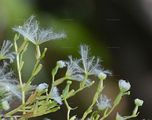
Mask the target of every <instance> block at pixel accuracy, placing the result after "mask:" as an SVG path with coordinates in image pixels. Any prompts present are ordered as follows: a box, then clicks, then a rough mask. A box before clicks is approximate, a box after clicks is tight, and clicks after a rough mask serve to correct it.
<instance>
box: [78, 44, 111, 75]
mask: <svg viewBox="0 0 152 120" xmlns="http://www.w3.org/2000/svg"><path fill="white" fill-rule="evenodd" d="M80 55H81V60H82V68H81V70H82V72H83V73H86V74H88V75H97V76H98V75H99V73H101V72H103V73H106V74H109V73H110V72H109V71H107V70H104V69H103V68H102V66H101V64H100V59H99V58H95V56H93V57H90V56H89V47H88V46H87V45H81V46H80Z"/></svg>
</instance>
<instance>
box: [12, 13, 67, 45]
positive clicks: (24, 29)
mask: <svg viewBox="0 0 152 120" xmlns="http://www.w3.org/2000/svg"><path fill="white" fill-rule="evenodd" d="M13 30H14V31H16V32H18V33H19V34H21V35H22V36H23V37H24V38H26V39H28V40H29V41H30V42H32V43H33V44H35V45H39V44H42V43H44V42H46V41H49V40H55V39H62V38H65V37H66V34H65V33H64V32H60V33H56V32H54V31H53V29H52V28H51V29H42V28H40V27H39V23H38V21H37V20H36V19H35V17H34V16H31V17H30V18H29V19H28V20H27V21H26V22H25V23H24V24H23V25H22V26H18V27H15V28H13Z"/></svg>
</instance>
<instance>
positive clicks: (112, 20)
mask: <svg viewBox="0 0 152 120" xmlns="http://www.w3.org/2000/svg"><path fill="white" fill-rule="evenodd" d="M31 15H35V16H36V17H37V19H38V20H39V21H40V23H41V26H44V27H49V26H53V27H54V28H55V29H56V30H59V31H65V32H66V33H67V38H66V39H65V40H62V41H51V42H47V43H46V44H43V45H42V47H48V53H47V56H46V58H45V60H44V65H45V67H44V68H45V69H44V70H43V71H42V72H41V74H40V76H39V77H38V78H37V79H38V80H37V81H36V82H37V83H40V82H42V81H43V82H47V83H51V80H50V71H51V69H52V68H53V67H54V66H55V63H56V61H57V60H61V59H63V60H66V59H67V56H68V55H71V54H72V55H73V56H76V57H78V52H77V51H78V48H79V45H80V44H87V45H89V46H90V49H91V54H93V55H96V56H99V57H101V59H102V60H103V62H102V64H103V66H104V67H105V68H106V69H109V70H111V71H112V73H113V75H112V76H110V77H109V78H108V80H107V81H106V89H105V90H104V93H105V94H106V95H108V96H109V97H111V99H112V100H113V99H114V97H115V95H116V94H117V93H118V88H117V82H118V80H119V79H126V80H128V81H129V82H130V83H131V85H132V88H131V96H130V97H125V98H124V99H123V102H122V103H121V104H120V105H119V106H118V109H117V110H116V111H118V112H119V113H120V114H121V115H127V114H131V113H130V111H132V109H133V107H134V102H133V100H134V99H135V98H136V97H138V98H141V99H143V100H144V101H145V102H144V106H143V107H142V108H141V109H140V115H139V117H138V120H142V119H146V120H150V119H152V0H123V1H122V0H43V1H42V0H0V40H1V42H2V41H3V40H4V39H12V38H13V36H14V32H13V31H12V27H14V26H16V25H22V23H23V22H24V21H25V20H26V19H27V18H28V17H30V16H31ZM32 50H33V48H32V47H31V48H30V50H29V51H28V54H27V57H25V59H26V61H27V66H26V67H25V68H24V69H25V72H26V73H25V74H24V75H23V76H24V79H26V77H29V76H28V75H30V70H29V69H31V68H30V67H31V66H32V64H33V63H32V61H33V59H32V57H31V56H33V53H32ZM29 58H30V60H29ZM61 73H62V74H63V72H61ZM61 87H62V86H61ZM95 88H96V86H93V88H92V89H91V90H85V91H84V92H82V93H80V94H78V95H77V96H76V97H74V98H72V100H70V105H71V106H73V107H76V106H78V107H80V108H79V109H77V110H76V112H77V114H78V116H79V117H80V116H81V115H82V112H83V111H84V110H85V109H86V108H87V105H88V104H89V103H90V102H91V97H92V95H93V92H94V91H95ZM88 93H89V94H88ZM82 96H83V97H82ZM115 113H116V112H113V115H115ZM72 114H73V113H72ZM65 116H66V108H65V107H64V106H63V109H61V110H60V111H59V112H57V113H55V114H53V115H52V114H50V115H46V116H45V117H48V118H52V120H61V119H62V120H64V118H66V117H65ZM38 119H40V120H41V119H42V118H36V120H38ZM109 120H113V118H109Z"/></svg>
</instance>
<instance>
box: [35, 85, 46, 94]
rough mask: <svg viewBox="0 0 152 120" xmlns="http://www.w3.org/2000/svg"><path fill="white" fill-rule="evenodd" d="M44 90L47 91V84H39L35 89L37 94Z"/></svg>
mask: <svg viewBox="0 0 152 120" xmlns="http://www.w3.org/2000/svg"><path fill="white" fill-rule="evenodd" d="M46 89H48V84H47V83H41V84H39V85H38V86H37V87H36V91H38V92H42V91H44V90H46Z"/></svg>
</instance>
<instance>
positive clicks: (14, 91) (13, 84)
mask: <svg viewBox="0 0 152 120" xmlns="http://www.w3.org/2000/svg"><path fill="white" fill-rule="evenodd" d="M0 91H2V92H3V93H4V94H5V98H4V99H8V100H9V99H11V98H12V97H13V96H16V97H18V98H19V99H21V93H20V91H19V87H18V85H17V81H16V80H15V79H14V78H13V72H8V69H7V63H4V65H3V66H0Z"/></svg>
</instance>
